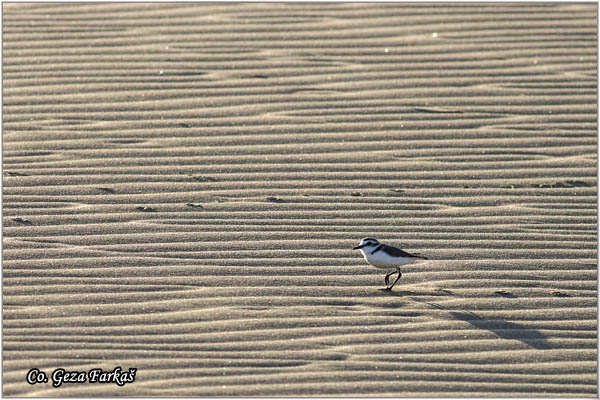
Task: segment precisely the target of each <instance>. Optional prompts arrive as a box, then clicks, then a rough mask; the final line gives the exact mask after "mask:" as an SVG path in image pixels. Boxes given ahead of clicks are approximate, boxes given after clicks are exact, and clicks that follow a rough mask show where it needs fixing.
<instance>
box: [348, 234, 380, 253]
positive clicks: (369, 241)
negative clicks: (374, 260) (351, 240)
mask: <svg viewBox="0 0 600 400" xmlns="http://www.w3.org/2000/svg"><path fill="white" fill-rule="evenodd" d="M377 246H379V240H377V239H375V238H372V237H368V238H364V239H363V240H361V241H360V244H359V245H358V246H356V247H354V248H353V250H361V249H364V250H363V251H365V250H369V249H375V247H377Z"/></svg>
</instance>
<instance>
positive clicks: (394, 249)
mask: <svg viewBox="0 0 600 400" xmlns="http://www.w3.org/2000/svg"><path fill="white" fill-rule="evenodd" d="M383 250H385V251H386V252H387V253H388V254H391V255H393V256H394V257H414V258H422V259H424V260H427V257H425V256H422V255H419V254H411V253H409V252H406V251H404V250H402V249H399V248H397V247H394V246H388V245H387V244H384V245H383Z"/></svg>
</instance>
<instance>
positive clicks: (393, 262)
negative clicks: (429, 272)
mask: <svg viewBox="0 0 600 400" xmlns="http://www.w3.org/2000/svg"><path fill="white" fill-rule="evenodd" d="M360 251H361V252H362V254H363V256H364V257H365V260H367V262H368V263H369V264H371V265H372V266H374V267H375V268H381V269H389V268H398V267H399V266H401V265H404V264H408V263H411V262H413V261H415V259H414V258H409V257H392V256H390V255H389V254H387V253H386V252H384V251H377V252H375V254H371V252H372V251H373V250H368V251H363V249H361V250H360Z"/></svg>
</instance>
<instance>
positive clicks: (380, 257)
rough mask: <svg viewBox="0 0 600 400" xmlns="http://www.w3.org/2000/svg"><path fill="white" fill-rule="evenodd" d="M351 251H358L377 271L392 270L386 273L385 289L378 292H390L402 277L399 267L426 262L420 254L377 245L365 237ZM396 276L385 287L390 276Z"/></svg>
mask: <svg viewBox="0 0 600 400" xmlns="http://www.w3.org/2000/svg"><path fill="white" fill-rule="evenodd" d="M353 250H360V252H361V253H362V255H363V257H364V258H365V260H366V261H367V262H368V263H369V264H371V265H372V266H374V267H375V268H379V269H387V270H389V269H394V271H392V272H390V273H388V274H387V275H386V276H385V278H384V281H385V284H386V287H385V288H383V289H380V290H384V291H390V290H392V288H393V287H394V285H395V284H396V282H398V280H400V277H401V276H402V272H400V266H402V265H405V264H410V263H413V262H415V261H417V260H420V259H421V260H428V258H427V257H426V256H423V255H420V254H411V253H408V252H406V251H404V250H402V249H399V248H397V247H394V246H390V245H388V244H383V243H379V240H377V239H375V238H372V237H367V238H364V239H363V240H361V241H360V244H359V245H358V246H356V247H354V248H353ZM396 273H397V274H398V277H397V278H396V280H395V281H394V283H392V284H391V286H387V285H388V284H389V280H390V276H392V275H394V274H396Z"/></svg>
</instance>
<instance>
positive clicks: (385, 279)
mask: <svg viewBox="0 0 600 400" xmlns="http://www.w3.org/2000/svg"><path fill="white" fill-rule="evenodd" d="M396 272H398V271H392V272H390V273H389V274H387V275H386V276H385V278H384V279H383V280H384V281H385V286H387V285H389V284H390V276H392V275H394V274H395V273H396Z"/></svg>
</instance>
